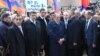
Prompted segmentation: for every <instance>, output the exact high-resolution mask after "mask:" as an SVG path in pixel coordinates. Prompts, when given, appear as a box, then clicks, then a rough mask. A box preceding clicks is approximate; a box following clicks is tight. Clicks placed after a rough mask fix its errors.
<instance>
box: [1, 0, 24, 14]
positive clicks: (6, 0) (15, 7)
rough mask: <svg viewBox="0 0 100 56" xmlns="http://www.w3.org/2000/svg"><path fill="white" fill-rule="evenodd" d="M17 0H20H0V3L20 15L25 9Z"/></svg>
mask: <svg viewBox="0 0 100 56" xmlns="http://www.w3.org/2000/svg"><path fill="white" fill-rule="evenodd" d="M19 1H20V0H0V5H1V6H3V7H5V8H8V9H9V11H11V12H14V11H17V12H18V13H20V14H21V15H22V14H25V9H24V7H23V5H22V4H21V3H20V2H19Z"/></svg>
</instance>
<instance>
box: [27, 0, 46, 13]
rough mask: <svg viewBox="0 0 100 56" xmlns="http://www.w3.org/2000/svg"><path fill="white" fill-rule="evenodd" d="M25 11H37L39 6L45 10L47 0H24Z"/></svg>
mask: <svg viewBox="0 0 100 56" xmlns="http://www.w3.org/2000/svg"><path fill="white" fill-rule="evenodd" d="M25 5H26V10H27V12H30V11H33V10H35V11H36V12H39V11H40V9H41V8H44V9H45V10H47V0H25Z"/></svg>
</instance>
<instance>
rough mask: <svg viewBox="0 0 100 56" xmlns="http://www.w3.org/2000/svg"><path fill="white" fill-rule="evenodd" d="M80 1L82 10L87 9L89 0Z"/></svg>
mask: <svg viewBox="0 0 100 56" xmlns="http://www.w3.org/2000/svg"><path fill="white" fill-rule="evenodd" d="M81 1H82V8H87V7H89V4H90V0H81Z"/></svg>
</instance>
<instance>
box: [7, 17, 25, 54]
mask: <svg viewBox="0 0 100 56" xmlns="http://www.w3.org/2000/svg"><path fill="white" fill-rule="evenodd" d="M12 21H13V25H12V26H11V27H10V28H9V30H8V35H7V38H8V43H9V52H10V56H26V54H25V51H26V50H25V38H24V32H23V26H22V22H23V17H22V16H15V17H14V18H12Z"/></svg>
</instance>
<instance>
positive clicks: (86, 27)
mask: <svg viewBox="0 0 100 56" xmlns="http://www.w3.org/2000/svg"><path fill="white" fill-rule="evenodd" d="M87 29H88V21H86V23H85V30H87Z"/></svg>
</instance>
